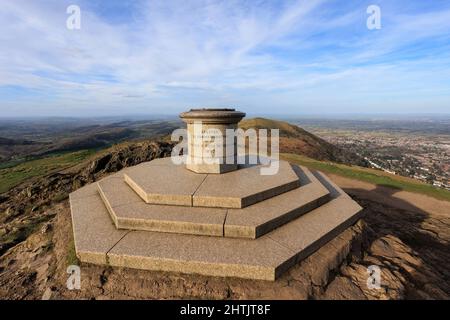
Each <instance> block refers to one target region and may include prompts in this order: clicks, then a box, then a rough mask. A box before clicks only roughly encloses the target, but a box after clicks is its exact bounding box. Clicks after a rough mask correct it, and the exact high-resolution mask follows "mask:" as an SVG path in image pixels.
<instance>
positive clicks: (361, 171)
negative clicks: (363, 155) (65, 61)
mask: <svg viewBox="0 0 450 320" xmlns="http://www.w3.org/2000/svg"><path fill="white" fill-rule="evenodd" d="M280 158H282V159H284V160H287V161H289V162H292V163H296V164H300V165H303V166H305V167H308V168H312V169H315V170H319V171H323V172H325V173H331V174H336V175H340V176H343V177H347V178H350V179H355V180H361V181H365V182H369V183H372V184H375V185H383V186H388V187H391V188H395V189H400V190H405V191H410V192H416V193H421V194H425V195H428V196H431V197H433V198H436V199H440V200H447V201H450V191H447V190H445V189H440V188H436V187H433V186H432V185H429V184H426V183H422V182H420V181H417V180H414V179H411V178H406V177H401V176H395V175H391V174H388V173H386V172H383V171H380V170H375V169H368V168H363V167H357V166H346V165H342V164H336V163H331V162H324V161H317V160H314V159H311V158H307V157H304V156H300V155H296V154H287V153H284V154H281V155H280Z"/></svg>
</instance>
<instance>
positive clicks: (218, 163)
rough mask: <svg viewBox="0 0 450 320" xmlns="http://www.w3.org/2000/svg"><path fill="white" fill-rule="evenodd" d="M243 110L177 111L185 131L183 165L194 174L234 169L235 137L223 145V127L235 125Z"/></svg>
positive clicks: (224, 140) (224, 128)
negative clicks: (186, 135)
mask: <svg viewBox="0 0 450 320" xmlns="http://www.w3.org/2000/svg"><path fill="white" fill-rule="evenodd" d="M243 117H245V113H243V112H239V111H236V110H235V109H191V110H190V111H188V112H183V113H181V114H180V118H181V119H182V120H183V121H184V122H186V124H187V131H188V157H187V163H186V167H187V168H188V169H189V170H191V171H194V172H197V173H224V172H229V171H233V170H236V169H237V168H238V165H237V146H236V138H233V140H232V142H231V143H232V144H233V146H232V148H230V147H228V148H226V144H227V137H226V130H227V129H233V130H235V129H236V128H237V124H238V122H239V121H241V119H242V118H243Z"/></svg>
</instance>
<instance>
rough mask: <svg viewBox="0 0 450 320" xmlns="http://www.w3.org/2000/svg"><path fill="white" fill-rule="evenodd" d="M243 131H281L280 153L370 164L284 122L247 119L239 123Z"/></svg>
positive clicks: (345, 162) (351, 163)
mask: <svg viewBox="0 0 450 320" xmlns="http://www.w3.org/2000/svg"><path fill="white" fill-rule="evenodd" d="M239 127H240V128H242V129H244V130H245V129H249V128H253V129H256V130H259V129H279V130H280V153H295V154H300V155H304V156H307V157H309V158H313V159H316V160H326V161H332V162H338V163H343V164H349V165H359V166H363V167H367V166H368V163H367V162H366V161H365V160H364V159H363V158H362V157H360V156H358V155H357V154H354V153H352V152H347V151H346V150H343V149H340V148H338V147H336V146H334V145H332V144H331V143H328V142H326V141H325V140H323V139H321V138H319V137H317V136H315V135H314V134H312V133H310V132H308V131H306V130H304V129H302V128H300V127H298V126H295V125H293V124H290V123H288V122H284V121H278V120H271V119H265V118H253V119H246V120H243V121H241V122H240V123H239Z"/></svg>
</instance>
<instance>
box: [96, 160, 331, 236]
mask: <svg viewBox="0 0 450 320" xmlns="http://www.w3.org/2000/svg"><path fill="white" fill-rule="evenodd" d="M292 168H293V170H294V172H295V173H296V176H297V178H298V179H299V181H300V184H301V187H299V188H296V189H293V190H290V191H288V192H285V193H283V194H281V195H278V196H275V197H272V198H270V199H267V200H265V201H263V202H259V203H256V204H254V205H251V206H248V207H246V208H242V209H228V210H227V209H223V208H213V207H211V208H204V207H189V206H186V207H183V206H172V205H152V204H147V203H145V202H144V201H143V200H142V199H141V198H140V197H139V196H138V195H137V194H136V193H135V192H134V191H133V190H132V189H131V188H130V187H129V186H128V185H127V184H126V183H125V181H124V179H123V178H122V177H121V176H118V175H115V176H113V177H110V178H105V179H103V180H101V181H99V182H98V183H97V185H98V190H99V194H100V196H101V197H102V199H103V201H104V203H105V205H106V208H107V209H108V211H109V213H110V215H111V218H112V220H113V221H114V223H115V225H116V227H117V228H118V229H132V230H146V231H160V232H171V233H183V234H199V235H209V236H225V237H235V238H251V239H255V238H257V237H259V236H261V235H263V234H265V233H267V232H269V231H271V230H273V229H275V228H277V227H279V226H281V225H283V224H285V223H288V222H289V221H291V220H292V219H295V218H297V217H299V216H300V215H302V214H305V213H307V212H308V211H311V210H313V209H315V208H317V207H319V206H320V205H322V204H324V203H325V202H327V201H328V200H329V191H328V190H327V189H326V188H325V187H324V186H323V185H322V184H321V183H320V182H319V181H318V180H317V178H315V176H314V175H313V174H312V173H311V172H310V171H309V170H308V169H307V168H304V167H301V168H299V167H296V166H293V167H292Z"/></svg>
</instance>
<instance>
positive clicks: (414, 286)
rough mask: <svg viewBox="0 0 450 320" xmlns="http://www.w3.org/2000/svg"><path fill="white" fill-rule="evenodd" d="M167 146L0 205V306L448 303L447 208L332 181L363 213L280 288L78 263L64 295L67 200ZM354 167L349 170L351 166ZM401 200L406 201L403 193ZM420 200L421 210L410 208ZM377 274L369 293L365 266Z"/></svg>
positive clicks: (134, 146) (26, 191)
mask: <svg viewBox="0 0 450 320" xmlns="http://www.w3.org/2000/svg"><path fill="white" fill-rule="evenodd" d="M170 149H171V145H169V144H166V143H156V142H147V143H128V144H122V145H119V146H116V147H114V148H111V149H109V150H106V151H104V152H101V153H100V154H98V155H97V156H95V157H94V158H92V159H89V160H87V161H85V162H83V163H81V164H79V165H77V166H75V167H72V168H70V169H66V170H64V171H61V172H58V173H53V174H51V175H49V176H46V177H44V178H40V179H35V180H31V181H29V182H26V183H24V184H22V185H20V186H17V187H15V188H13V189H12V190H11V191H10V192H8V193H6V194H3V195H2V197H1V198H0V298H9V299H41V298H46V299H49V298H52V299H74V298H77V299H171V298H178V299H182V298H203V299H205V298H214V299H246V298H247V299H264V298H269V299H278V298H284V299H308V298H310V299H322V298H326V299H405V298H406V299H415V298H427V299H448V298H449V297H450V286H449V283H450V282H449V281H450V270H449V268H448V265H449V263H450V256H449V253H448V252H449V251H448V248H449V243H450V232H449V230H450V227H449V226H450V217H448V210H450V202H446V201H439V200H435V199H432V198H429V197H427V196H421V197H419V199H418V200H417V198H418V197H417V195H415V194H413V193H403V195H402V196H401V198H398V197H397V196H396V194H397V193H398V190H396V189H392V188H387V187H379V186H375V185H369V184H367V183H365V184H361V183H360V182H358V181H356V182H355V181H354V180H351V179H346V180H344V182H342V181H340V178H339V177H338V179H337V180H335V181H336V182H337V183H338V184H340V185H341V186H343V187H345V190H346V191H347V192H349V194H350V195H351V196H352V197H353V198H354V199H355V200H357V201H358V202H359V203H360V204H361V205H362V206H363V207H364V208H365V216H364V217H363V219H364V221H365V222H363V221H360V222H359V223H358V224H356V225H355V226H353V227H351V228H349V229H347V230H346V231H344V232H343V233H342V234H340V235H339V236H338V237H336V238H335V239H334V240H332V241H331V242H330V243H328V244H327V245H325V246H324V247H322V248H321V249H320V250H319V251H317V252H315V253H314V254H312V255H311V256H310V257H308V258H307V259H305V260H304V261H302V262H300V263H299V264H298V265H296V266H295V267H293V268H292V269H291V270H290V271H289V272H287V273H286V274H285V275H283V276H282V277H281V278H280V279H279V280H277V281H276V282H274V283H272V282H267V281H249V280H242V279H223V278H217V277H203V276H196V275H179V274H170V273H164V272H148V271H144V270H131V269H115V268H108V267H104V266H95V265H88V264H83V265H82V266H81V267H82V275H83V277H82V289H81V290H80V291H69V290H67V289H66V286H65V285H66V280H67V274H66V268H67V265H69V264H77V263H78V261H77V259H76V257H75V255H74V251H73V239H72V231H71V219H70V207H69V203H68V201H67V194H68V193H69V192H71V191H73V190H75V189H76V188H78V187H80V186H82V185H84V184H86V183H91V182H93V181H96V180H98V179H100V178H101V177H104V176H105V175H107V174H108V173H112V172H115V171H117V170H120V169H121V168H123V167H126V166H131V165H135V164H138V163H140V162H142V161H148V160H151V159H153V158H155V157H161V156H167V155H169V154H170ZM349 168H350V167H349ZM405 194H406V195H405ZM416 202H418V203H416ZM373 264H376V265H378V266H379V267H380V268H381V270H382V288H381V289H380V290H369V289H368V288H367V285H366V281H367V266H369V265H373Z"/></svg>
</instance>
